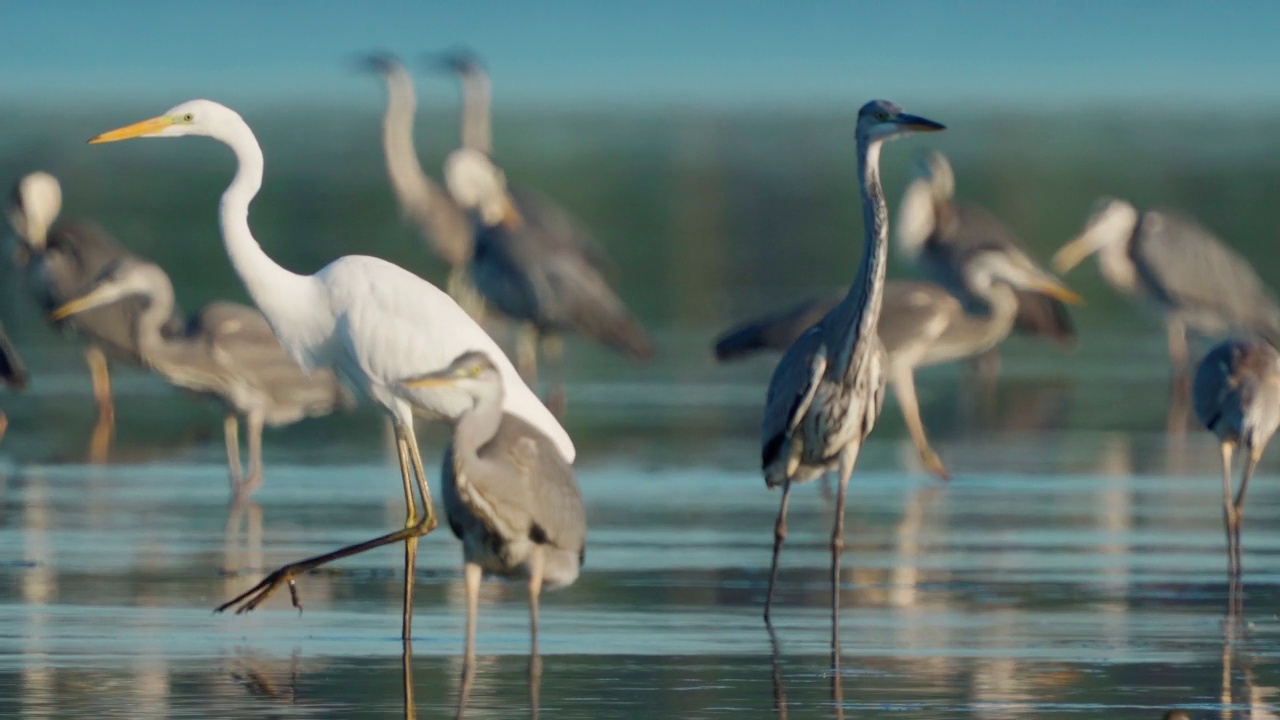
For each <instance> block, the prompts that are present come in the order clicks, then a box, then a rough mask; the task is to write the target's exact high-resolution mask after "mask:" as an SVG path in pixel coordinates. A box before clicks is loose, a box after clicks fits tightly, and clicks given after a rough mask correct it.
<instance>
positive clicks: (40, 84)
mask: <svg viewBox="0 0 1280 720" xmlns="http://www.w3.org/2000/svg"><path fill="white" fill-rule="evenodd" d="M1278 30H1280V3H1277V2H1274V1H1270V2H1233V3H1232V2H1224V3H1210V2H1183V1H1180V0H1163V1H1156V0H1135V1H1129V2H1126V1H1122V0H1115V1H1106V0H1075V1H1067V0H1062V1H1057V2H1049V1H1046V0H1000V1H997V0H980V1H970V2H962V1H960V0H900V1H892V0H884V1H874V2H872V1H868V2H856V1H850V2H796V1H789V2H782V0H778V1H777V2H755V1H752V0H736V1H735V0H682V1H679V2H677V1H674V0H650V1H646V2H632V3H626V4H624V3H619V2H613V1H612V0H533V1H530V2H515V1H508V2H487V1H484V0H468V1H464V0H457V1H453V2H440V1H436V0H416V1H410V0H385V1H381V2H380V1H379V0H218V1H217V2H202V1H197V0H167V1H161V0H80V1H79V2H70V1H67V0H63V1H59V0H47V1H45V2H32V1H31V0H0V100H6V101H17V102H36V101H41V100H43V101H52V102H66V101H75V100H78V99H89V100H95V101H96V100H102V99H134V98H138V99H141V98H147V99H152V98H155V99H160V98H165V99H175V98H176V99H185V98H188V97H193V96H208V97H215V98H218V99H222V100H224V101H228V102H244V101H249V100H253V101H260V100H263V99H282V100H290V101H291V100H297V99H300V98H310V99H316V100H321V101H337V102H347V101H351V100H355V99H361V98H365V97H367V96H372V95H373V94H374V93H376V92H378V89H377V88H376V87H375V86H372V85H371V84H370V83H368V82H362V81H361V80H360V79H359V78H358V77H357V76H356V75H354V73H352V71H351V70H350V67H349V63H348V62H347V61H348V59H349V58H350V57H352V55H353V54H354V53H356V52H359V51H362V50H368V49H374V48H386V49H390V50H393V51H396V52H399V53H401V54H402V55H404V56H406V57H413V56H415V55H417V54H418V53H420V52H423V51H426V50H431V49H436V48H442V47H446V46H451V45H456V44H466V45H469V46H471V47H473V48H475V49H476V50H477V51H479V52H480V53H481V54H482V55H483V56H484V57H485V58H486V59H487V61H488V64H489V67H490V70H491V72H492V73H493V76H494V80H495V91H496V93H497V101H498V103H499V105H500V106H501V105H516V104H555V105H565V104H572V105H578V106H590V105H634V104H681V105H699V104H706V105H711V106H728V107H734V106H760V105H763V106H789V105H804V104H851V103H857V102H860V101H861V99H864V98H867V97H871V96H883V97H890V98H893V99H897V100H900V101H902V102H911V101H917V102H918V101H920V100H923V99H937V100H939V101H946V102H955V101H970V102H992V103H1000V104H1003V105H1022V104H1027V105H1040V104H1044V103H1052V104H1074V103H1080V102H1099V101H1101V102H1111V101H1119V102H1125V103H1133V104H1144V103H1150V102H1161V103H1169V102H1173V103H1183V104H1186V103H1192V102H1196V101H1198V100H1204V101H1208V102H1229V103H1235V104H1238V105H1240V106H1242V107H1259V106H1265V107H1276V106H1280V82H1277V81H1276V68H1277V67H1280V47H1277V45H1276V44H1275V36H1276V33H1277V31H1278ZM448 90H449V88H448V87H447V86H442V92H446V91H448ZM163 101H167V100H162V102H163Z"/></svg>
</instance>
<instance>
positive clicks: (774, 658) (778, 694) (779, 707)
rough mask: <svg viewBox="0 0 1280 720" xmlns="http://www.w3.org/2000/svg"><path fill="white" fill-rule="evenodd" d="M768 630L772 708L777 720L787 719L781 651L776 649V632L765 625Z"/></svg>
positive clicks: (785, 686) (785, 689)
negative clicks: (771, 674) (771, 670)
mask: <svg viewBox="0 0 1280 720" xmlns="http://www.w3.org/2000/svg"><path fill="white" fill-rule="evenodd" d="M765 629H766V630H768V631H769V651H770V652H769V661H770V664H771V665H772V666H773V708H774V710H776V711H777V713H778V720H787V684H786V683H785V682H783V680H782V662H781V660H782V653H781V651H780V650H779V649H778V634H777V633H775V632H774V631H773V626H772V625H766V626H765Z"/></svg>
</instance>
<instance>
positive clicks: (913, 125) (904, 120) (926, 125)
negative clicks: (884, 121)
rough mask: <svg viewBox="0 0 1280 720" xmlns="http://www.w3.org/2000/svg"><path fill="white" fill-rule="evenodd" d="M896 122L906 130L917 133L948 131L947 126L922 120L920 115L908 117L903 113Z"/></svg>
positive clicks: (925, 119)
mask: <svg viewBox="0 0 1280 720" xmlns="http://www.w3.org/2000/svg"><path fill="white" fill-rule="evenodd" d="M895 122H896V123H897V124H899V125H901V126H903V127H905V128H909V129H911V130H915V131H916V132H938V131H939V130H946V129H947V126H946V125H943V124H942V123H940V122H934V121H932V120H930V119H929V118H922V117H920V116H919V115H908V114H907V113H902V114H901V115H899V116H898V117H897V119H896V120H895Z"/></svg>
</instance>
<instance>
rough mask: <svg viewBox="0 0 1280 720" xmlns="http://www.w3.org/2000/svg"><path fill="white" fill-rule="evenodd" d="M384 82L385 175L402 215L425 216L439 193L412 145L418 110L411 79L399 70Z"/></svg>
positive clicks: (389, 73)
mask: <svg viewBox="0 0 1280 720" xmlns="http://www.w3.org/2000/svg"><path fill="white" fill-rule="evenodd" d="M385 79H386V83H387V109H386V112H384V113H383V115H382V152H383V155H384V156H385V158H386V161H387V176H388V177H389V178H390V180H391V189H392V190H393V191H394V192H395V194H396V202H397V203H398V204H399V205H400V211H401V212H402V213H404V214H405V215H416V214H419V213H426V212H429V211H430V210H431V205H432V203H433V202H435V201H436V199H437V198H438V196H439V195H440V193H439V188H438V187H435V186H434V185H435V184H434V183H432V182H431V179H430V178H428V177H427V173H426V172H425V171H424V170H423V169H422V163H421V162H420V161H419V160H418V152H417V149H416V148H414V146H413V118H414V113H415V112H416V111H417V107H418V99H417V96H416V95H415V94H414V91H413V79H412V78H411V77H410V76H409V73H407V72H405V71H404V69H402V68H396V69H394V70H391V71H390V72H388V73H386V76H385Z"/></svg>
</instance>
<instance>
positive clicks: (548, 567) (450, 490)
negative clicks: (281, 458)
mask: <svg viewBox="0 0 1280 720" xmlns="http://www.w3.org/2000/svg"><path fill="white" fill-rule="evenodd" d="M404 384H405V385H406V386H407V387H410V388H456V389H458V390H461V391H463V392H465V393H466V394H467V395H468V396H470V397H471V399H472V402H473V405H472V407H471V409H470V410H467V411H465V412H464V413H463V414H462V416H461V417H460V418H459V419H458V422H457V424H456V425H455V426H454V430H453V441H452V442H451V443H450V444H449V447H448V448H447V449H446V450H445V456H444V463H443V467H442V468H441V477H442V478H443V479H442V487H443V494H444V509H445V518H446V519H447V520H448V522H449V528H450V529H451V530H453V534H454V535H455V536H456V537H457V538H458V539H459V540H461V541H462V554H463V560H464V565H463V579H464V582H465V584H466V591H467V639H466V660H465V665H464V667H465V668H466V671H467V672H471V671H472V670H473V668H474V663H475V633H476V607H477V602H478V600H479V597H480V579H481V576H482V575H483V574H484V573H491V574H494V575H499V576H502V577H519V578H525V579H527V580H528V583H529V625H530V636H531V643H530V647H531V657H534V658H536V657H537V654H538V595H539V593H541V592H542V588H543V586H544V584H545V586H546V587H547V588H549V589H555V588H559V587H565V586H567V585H570V584H572V583H573V581H574V580H576V579H577V578H578V570H579V568H580V567H581V565H582V561H583V559H584V558H585V557H586V542H587V514H586V509H585V507H584V505H583V502H582V494H581V492H580V491H579V490H578V483H577V481H576V480H575V479H574V476H573V466H572V465H570V464H569V463H568V462H566V461H565V459H564V458H563V457H562V456H561V455H560V453H559V452H557V451H556V448H555V446H554V445H553V444H552V443H551V442H550V441H549V440H548V439H547V437H546V436H545V435H543V434H542V433H540V432H538V430H537V429H536V428H534V427H532V426H531V425H529V423H527V422H525V421H524V420H522V419H520V418H518V417H515V416H513V415H511V414H509V413H504V412H503V409H502V396H503V380H502V375H501V373H499V372H498V370H497V368H496V367H494V364H493V361H492V360H491V359H490V358H489V357H488V356H487V355H486V354H484V353H481V352H468V353H464V354H463V355H462V356H460V357H459V358H458V359H457V360H454V361H453V363H451V364H450V365H449V366H448V367H446V368H444V369H443V370H440V371H437V372H434V373H429V374H427V375H423V376H421V377H418V378H414V379H411V380H406V381H405V383H404Z"/></svg>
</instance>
